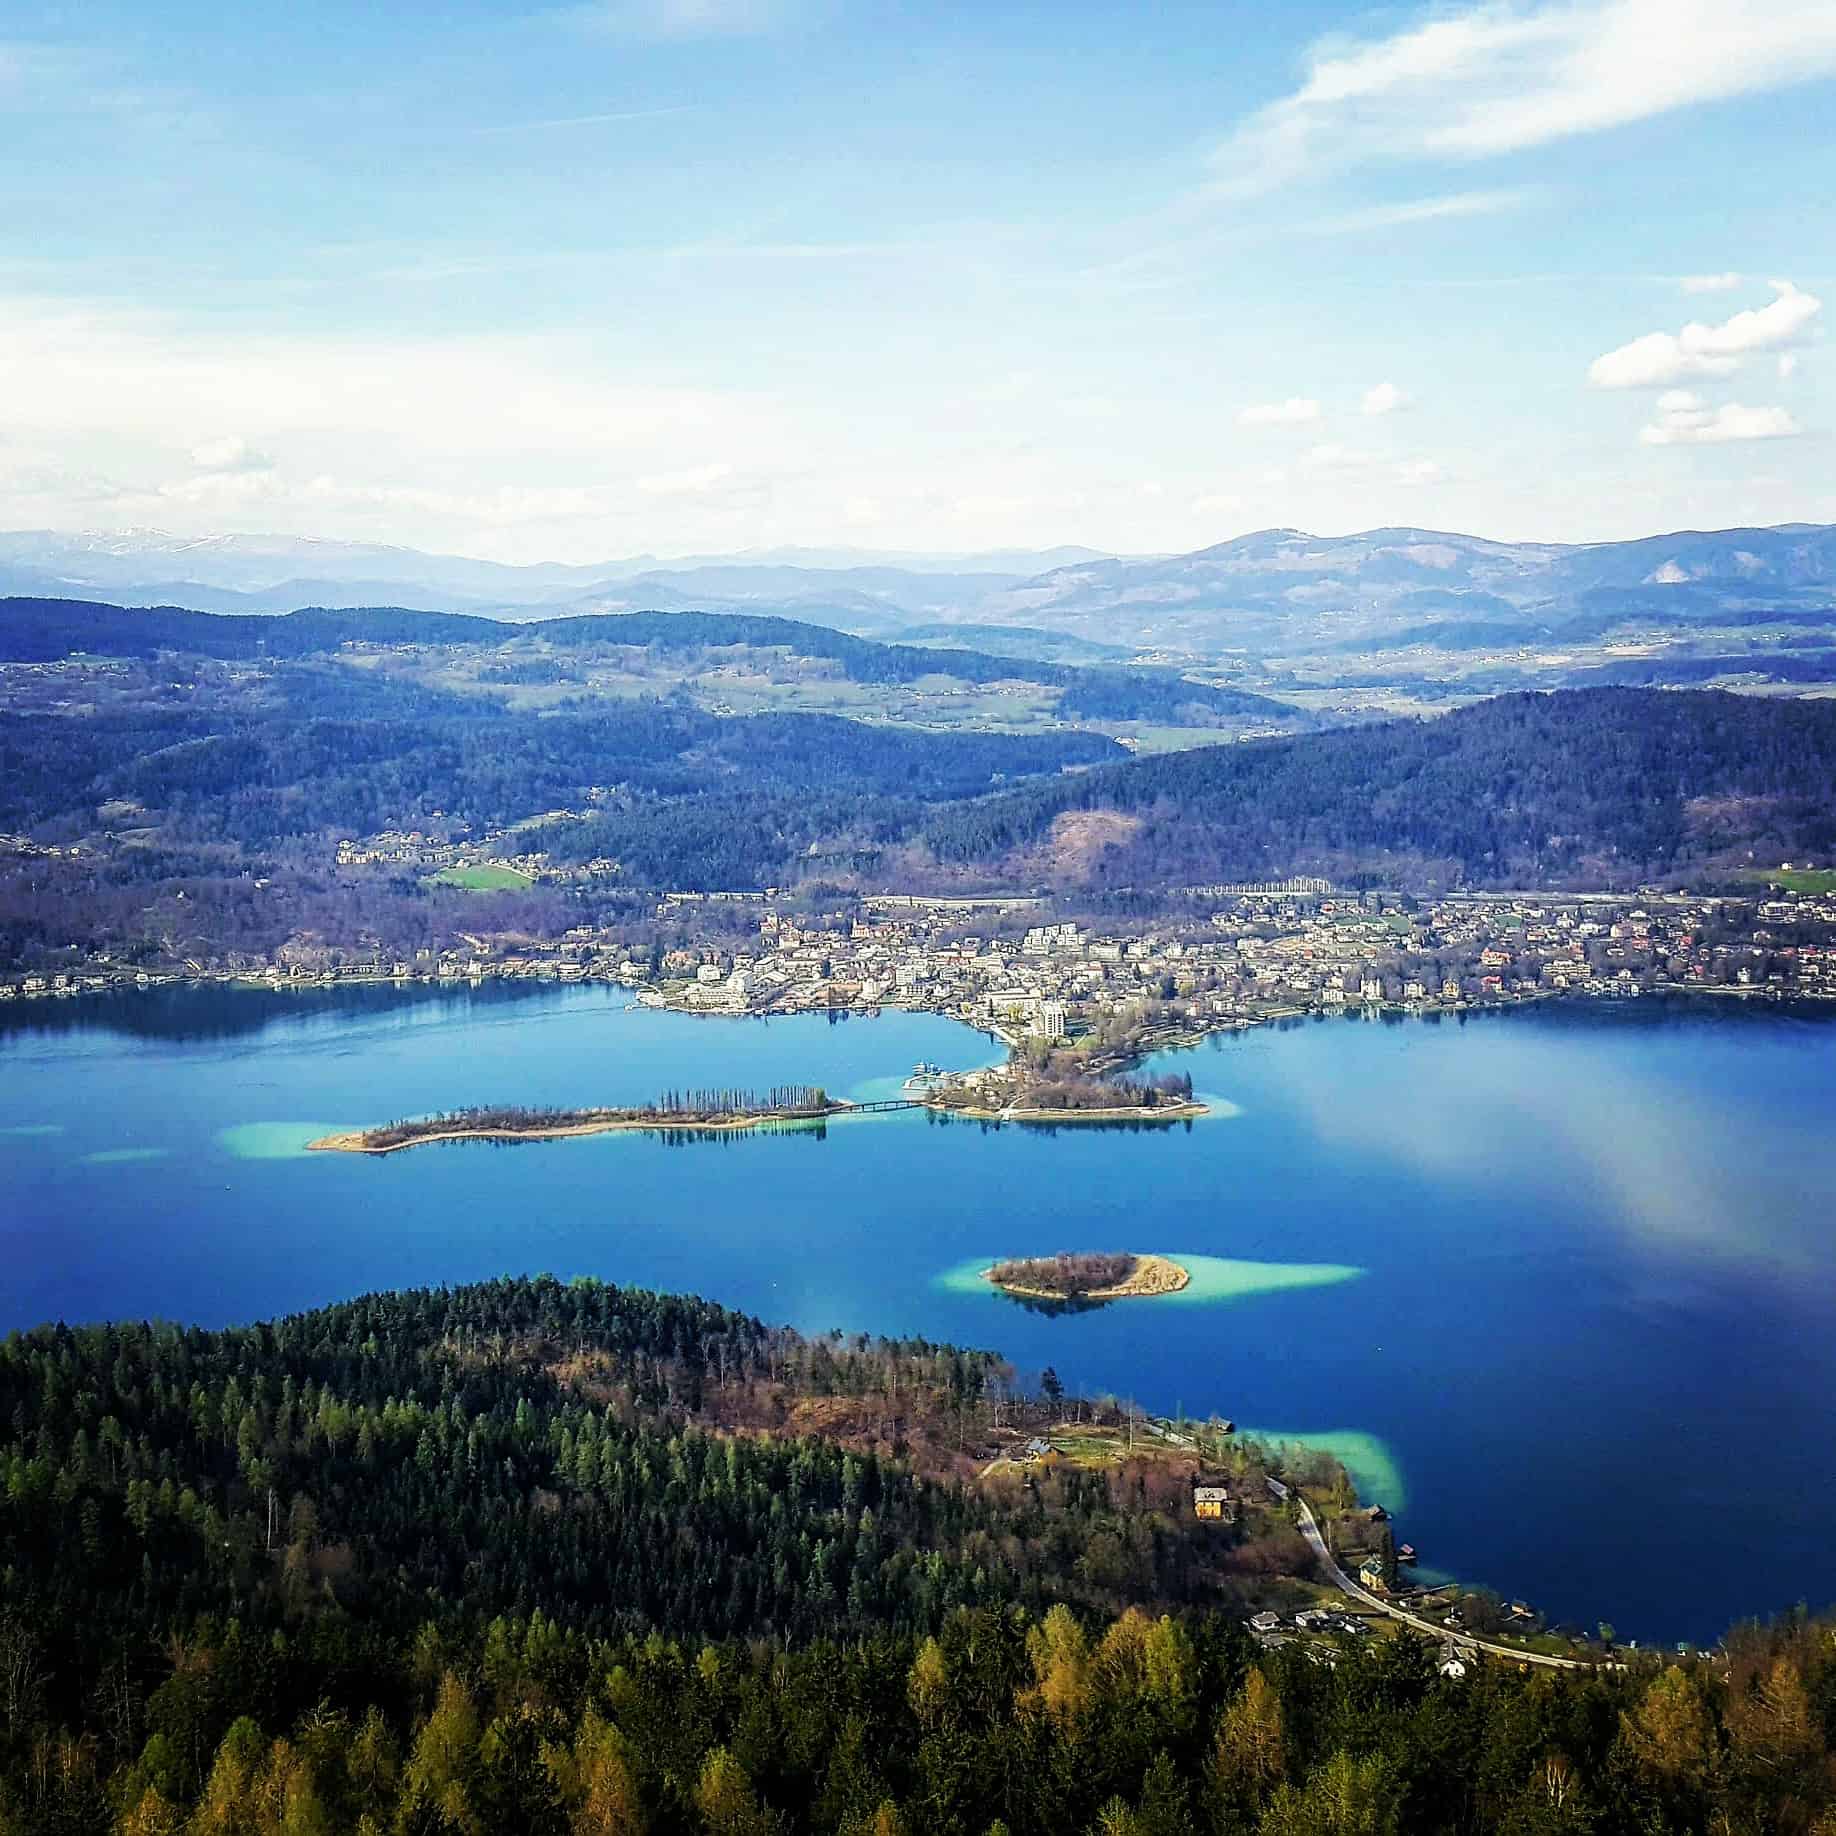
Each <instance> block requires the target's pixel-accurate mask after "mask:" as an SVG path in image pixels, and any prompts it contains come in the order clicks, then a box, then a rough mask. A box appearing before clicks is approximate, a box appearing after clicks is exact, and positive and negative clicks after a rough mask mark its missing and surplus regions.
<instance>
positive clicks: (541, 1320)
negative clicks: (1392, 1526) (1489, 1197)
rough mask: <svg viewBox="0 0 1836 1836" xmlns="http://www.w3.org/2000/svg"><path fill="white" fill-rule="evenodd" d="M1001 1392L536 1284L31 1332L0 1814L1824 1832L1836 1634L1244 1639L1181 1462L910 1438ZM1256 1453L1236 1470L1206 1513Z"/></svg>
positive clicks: (12, 1819) (964, 1828) (35, 1826)
mask: <svg viewBox="0 0 1836 1836" xmlns="http://www.w3.org/2000/svg"><path fill="white" fill-rule="evenodd" d="M1010 1381H1011V1373H1009V1372H1007V1371H1006V1370H1005V1369H1004V1367H1002V1366H1001V1365H1000V1364H999V1362H998V1361H997V1360H995V1359H993V1358H992V1357H990V1356H989V1355H987V1354H974V1353H964V1352H961V1351H957V1350H954V1349H952V1348H950V1347H947V1346H937V1345H930V1344H925V1343H922V1342H916V1341H904V1342H889V1341H880V1340H872V1341H870V1340H865V1339H854V1340H843V1339H842V1338H841V1336H840V1335H839V1334H836V1335H832V1336H829V1337H825V1338H819V1339H814V1340H812V1339H805V1338H801V1337H799V1336H798V1335H796V1334H794V1333H789V1332H785V1331H781V1330H770V1329H767V1328H765V1327H764V1326H762V1325H761V1324H760V1323H759V1322H758V1321H756V1320H753V1319H749V1318H747V1317H745V1316H743V1315H739V1314H734V1313H731V1312H728V1311H726V1310H725V1309H723V1308H720V1307H717V1306H712V1305H709V1304H707V1303H704V1302H700V1301H694V1300H686V1299H678V1298H673V1297H669V1296H660V1295H655V1294H649V1293H644V1292H639V1291H635V1290H629V1289H619V1288H613V1287H608V1286H605V1285H604V1284H601V1283H597V1282H578V1283H574V1284H570V1285H567V1286H563V1285H562V1284H560V1283H558V1282H555V1281H553V1280H550V1279H547V1278H541V1279H537V1280H533V1281H500V1282H493V1283H488V1284H485V1285H482V1286H479V1287H474V1288H465V1289H457V1290H451V1291H438V1292H421V1293H411V1294H402V1295H377V1296H371V1297H368V1298H365V1299H361V1300H357V1301H353V1302H351V1303H349V1304H346V1305H342V1306H336V1307H330V1308H326V1309H324V1310H322V1311H320V1312H316V1313H311V1314H306V1315H302V1316H298V1317H295V1318H291V1319H285V1320H280V1321H277V1322H274V1323H273V1324H270V1325H266V1326H256V1327H249V1328H242V1329H236V1330H231V1331H227V1332H201V1331H195V1330H186V1329H183V1328H179V1327H175V1326H146V1325H122V1326H96V1327H81V1328H75V1329H71V1328H65V1327H62V1326H59V1327H44V1328H41V1329H39V1330H36V1331H34V1332H30V1333H26V1334H23V1335H20V1334H15V1335H13V1336H12V1337H10V1338H8V1339H7V1340H5V1341H4V1342H3V1343H0V1830H3V1831H5V1832H6V1836H98V1833H100V1832H116V1833H117V1836H385V1832H387V1833H390V1836H801V1833H802V1832H806V1831H807V1832H811V1836H984V1833H986V1836H1065V1833H1066V1832H1073V1833H1076V1836H1085V1833H1088V1836H1405V1833H1406V1836H1493V1833H1497V1836H1566V1833H1571V1832H1572V1833H1578V1836H1608V1833H1609V1832H1619V1831H1651V1832H1676V1833H1677V1836H1682V1833H1684V1832H1691V1831H1708V1830H1717V1831H1724V1830H1725V1831H1729V1832H1751V1833H1752V1836H1761V1833H1762V1832H1764V1833H1767V1836H1772V1833H1774V1832H1778V1833H1781V1836H1782V1833H1786V1832H1794V1833H1801V1836H1819V1833H1820V1832H1823V1831H1826V1830H1828V1829H1829V1828H1830V1827H1831V1819H1832V1815H1833V1814H1836V1766H1833V1762H1832V1745H1833V1744H1836V1738H1833V1737H1836V1631H1833V1630H1832V1628H1830V1627H1829V1626H1827V1625H1824V1624H1820V1623H1819V1622H1817V1621H1814V1620H1811V1619H1809V1618H1807V1617H1806V1616H1804V1615H1802V1614H1799V1615H1797V1616H1794V1617H1792V1618H1790V1619H1788V1620H1786V1621H1785V1622H1783V1623H1781V1624H1779V1625H1777V1626H1775V1627H1772V1628H1770V1629H1765V1630H1762V1629H1760V1628H1757V1627H1746V1628H1742V1629H1738V1630H1736V1631H1734V1632H1732V1633H1730V1634H1729V1636H1728V1637H1727V1638H1726V1640H1724V1641H1723V1645H1722V1647H1721V1649H1720V1650H1719V1651H1718V1652H1716V1653H1715V1654H1713V1656H1711V1657H1708V1658H1698V1659H1691V1660H1688V1661H1685V1662H1678V1663H1673V1662H1670V1661H1668V1660H1666V1659H1664V1658H1662V1657H1660V1656H1659V1655H1658V1654H1656V1653H1647V1652H1636V1651H1635V1652H1631V1653H1629V1654H1627V1658H1626V1661H1624V1662H1622V1663H1619V1664H1616V1665H1615V1666H1614V1667H1612V1668H1607V1669H1602V1670H1597V1671H1595V1670H1585V1669H1584V1670H1579V1671H1557V1672H1548V1671H1539V1672H1537V1673H1535V1674H1530V1673H1528V1672H1526V1671H1525V1670H1523V1668H1522V1667H1520V1666H1518V1665H1515V1664H1503V1663H1491V1662H1486V1663H1483V1664H1481V1665H1479V1667H1478V1668H1477V1670H1476V1672H1475V1671H1473V1670H1472V1669H1471V1668H1468V1669H1467V1670H1465V1671H1463V1672H1462V1673H1461V1674H1455V1675H1449V1674H1446V1673H1444V1672H1443V1671H1442V1670H1441V1669H1440V1668H1439V1665H1438V1653H1437V1651H1436V1648H1435V1647H1434V1646H1433V1645H1431V1644H1428V1643H1425V1642H1423V1641H1421V1640H1418V1639H1416V1638H1413V1637H1410V1636H1407V1635H1398V1636H1395V1637H1383V1636H1369V1637H1366V1638H1363V1639H1359V1640H1354V1639H1352V1638H1350V1637H1348V1636H1344V1635H1340V1636H1338V1637H1337V1638H1336V1639H1333V1638H1329V1637H1325V1636H1317V1637H1313V1638H1309V1639H1307V1640H1302V1639H1299V1638H1296V1637H1294V1636H1292V1635H1290V1636H1289V1637H1288V1638H1287V1639H1286V1640H1285V1642H1279V1643H1271V1644H1270V1645H1268V1646H1258V1645H1257V1644H1256V1643H1255V1642H1254V1641H1252V1639H1251V1638H1250V1636H1249V1635H1248V1633H1247V1632H1246V1630H1245V1628H1244V1624H1243V1617H1244V1608H1243V1606H1242V1604H1241V1602H1240V1601H1233V1602H1232V1603H1231V1604H1230V1605H1228V1606H1224V1607H1219V1606H1218V1605H1215V1604H1206V1599H1207V1590H1208V1589H1213V1590H1215V1587H1216V1582H1215V1580H1214V1579H1213V1577H1212V1575H1211V1573H1210V1572H1209V1571H1210V1570H1211V1569H1212V1568H1213V1567H1215V1565H1217V1564H1219V1563H1220V1562H1221V1560H1222V1559H1223V1558H1224V1557H1226V1556H1228V1555H1229V1554H1230V1553H1231V1552H1232V1551H1233V1550H1235V1551H1238V1552H1239V1553H1241V1552H1242V1544H1241V1542H1240V1539H1241V1536H1242V1529H1241V1526H1231V1525H1224V1524H1201V1523H1198V1522H1197V1521H1196V1520H1194V1519H1193V1518H1192V1517H1191V1515H1190V1510H1189V1496H1188V1495H1187V1494H1186V1493H1185V1490H1184V1487H1185V1481H1184V1480H1183V1479H1181V1480H1180V1481H1179V1482H1178V1485H1177V1487H1176V1488H1175V1490H1174V1491H1173V1492H1172V1493H1170V1494H1169V1493H1165V1492H1161V1493H1157V1492H1156V1490H1155V1487H1154V1480H1153V1476H1152V1473H1151V1472H1150V1471H1149V1470H1147V1467H1146V1463H1143V1462H1136V1463H1135V1467H1134V1470H1132V1471H1131V1470H1129V1469H1126V1468H1124V1469H1116V1470H1112V1472H1110V1473H1108V1474H1105V1473H1103V1472H1095V1471H1079V1470H1077V1469H1075V1468H1072V1469H1057V1470H1052V1471H1045V1470H1041V1471H1039V1472H1038V1473H1037V1474H1036V1476H1031V1477H1030V1482H1022V1481H1020V1480H1008V1481H1006V1482H1004V1483H996V1482H993V1481H984V1482H968V1481H963V1482H958V1481H952V1480H949V1479H946V1478H940V1477H929V1476H926V1474H925V1473H924V1472H922V1471H920V1470H918V1466H919V1464H920V1462H919V1461H918V1460H917V1459H915V1458H914V1457H912V1456H911V1455H910V1454H908V1453H907V1452H906V1451H902V1450H901V1447H900V1445H899V1444H900V1443H901V1442H903V1441H905V1440H909V1441H910V1442H912V1443H913V1445H914V1447H918V1446H925V1447H931V1448H935V1446H936V1445H937V1443H938V1442H939V1441H940V1440H941V1442H942V1443H943V1444H944V1445H945V1447H947V1446H948V1445H949V1444H950V1443H951V1442H953V1441H955V1440H956V1439H957V1438H958V1437H959V1436H961V1435H962V1434H963V1433H964V1432H965V1431H967V1432H968V1433H969V1434H971V1435H972V1436H973V1435H977V1434H980V1433H985V1432H986V1431H987V1430H986V1424H987V1421H988V1414H989V1408H988V1404H989V1400H990V1398H991V1397H992V1396H994V1395H996V1394H998V1393H1002V1392H1006V1393H1007V1394H1008V1395H1009V1396H1010V1397H1011V1390H1010V1389H1009V1384H1010ZM1007 1406H1008V1407H1009V1408H1010V1410H1011V1408H1012V1406H1013V1405H1012V1402H1011V1400H1010V1401H1009V1403H1008V1405H1007ZM806 1417H810V1418H816V1419H820V1420H821V1421H822V1422H823V1423H824V1424H826V1426H825V1428H824V1432H823V1433H822V1434H821V1435H811V1434H809V1433H806V1432H803V1431H802V1425H803V1422H804V1420H805V1418H806ZM888 1442H891V1443H893V1444H892V1445H891V1446H890V1447H888V1446H887V1443H888ZM851 1443H877V1444H878V1445H879V1447H880V1448H881V1449H883V1451H874V1450H872V1449H871V1448H861V1447H857V1446H856V1445H852V1444H851ZM1267 1470H1268V1469H1267V1468H1266V1467H1262V1466H1259V1465H1258V1456H1254V1455H1251V1454H1249V1453H1247V1452H1246V1453H1245V1454H1244V1455H1243V1456H1242V1458H1241V1460H1240V1462H1239V1464H1238V1466H1237V1467H1236V1468H1234V1469H1233V1475H1232V1483H1233V1485H1234V1486H1235V1487H1236V1489H1237V1492H1238V1495H1239V1496H1240V1497H1242V1498H1244V1499H1245V1500H1251V1499H1262V1500H1267V1499H1269V1498H1270V1497H1271V1494H1270V1490H1269V1487H1268V1485H1267V1483H1266V1477H1267ZM1282 1470H1284V1471H1286V1472H1287V1474H1288V1477H1289V1479H1290V1480H1293V1481H1295V1483H1297V1484H1305V1485H1306V1486H1307V1488H1308V1490H1309V1492H1310V1494H1311V1495H1312V1496H1313V1498H1314V1500H1315V1505H1316V1508H1318V1509H1321V1510H1330V1509H1331V1508H1332V1507H1331V1504H1330V1495H1331V1492H1332V1489H1333V1488H1332V1487H1331V1485H1330V1483H1328V1482H1325V1481H1323V1479H1322V1477H1321V1475H1318V1474H1313V1473H1309V1472H1307V1471H1305V1470H1304V1469H1303V1470H1302V1471H1300V1472H1297V1471H1296V1470H1295V1469H1293V1468H1283V1469H1282ZM1286 1509H1287V1507H1285V1506H1280V1505H1276V1504H1269V1505H1266V1506H1264V1507H1262V1514H1263V1515H1264V1516H1266V1517H1271V1518H1272V1519H1273V1520H1274V1521H1275V1522H1276V1524H1277V1525H1278V1527H1279V1530H1280V1533H1281V1534H1283V1535H1285V1536H1286V1538H1287V1539H1288V1541H1289V1542H1290V1543H1292V1544H1293V1545H1294V1547H1295V1548H1296V1549H1298V1550H1300V1559H1301V1560H1302V1561H1303V1562H1304V1561H1305V1560H1306V1559H1307V1557H1306V1554H1305V1551H1304V1549H1303V1548H1301V1546H1300V1544H1299V1540H1298V1537H1297V1536H1296V1535H1295V1533H1294V1531H1293V1530H1292V1527H1291V1525H1288V1524H1287V1523H1286V1519H1285V1517H1284V1516H1283V1513H1284V1511H1285V1510H1286ZM1244 1572H1247V1571H1244ZM1265 1585H1266V1583H1265ZM1211 1597H1212V1598H1213V1599H1216V1598H1217V1595H1216V1593H1215V1591H1214V1592H1213V1594H1212V1596H1211ZM1130 1600H1139V1601H1143V1602H1145V1603H1147V1609H1146V1610H1145V1611H1144V1610H1142V1609H1141V1608H1139V1607H1134V1606H1124V1605H1123V1603H1124V1602H1126V1601H1130Z"/></svg>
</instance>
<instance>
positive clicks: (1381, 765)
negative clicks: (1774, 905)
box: [924, 689, 1836, 888]
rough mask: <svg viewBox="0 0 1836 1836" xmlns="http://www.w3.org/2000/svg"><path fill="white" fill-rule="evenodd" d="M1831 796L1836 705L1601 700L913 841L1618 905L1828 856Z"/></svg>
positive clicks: (1189, 880) (1293, 754) (1109, 785)
mask: <svg viewBox="0 0 1836 1836" xmlns="http://www.w3.org/2000/svg"><path fill="white" fill-rule="evenodd" d="M1832 785H1836V702H1830V701H1782V700H1768V699H1760V698H1755V697H1747V696H1736V695H1727V694H1720V693H1713V692H1706V691H1698V692H1692V693H1677V692H1671V691H1665V690H1656V689H1592V690H1579V691H1570V692H1564V693H1555V694H1531V695H1507V696H1501V697H1499V698H1497V699H1496V700H1492V701H1485V702H1480V703H1477V704H1475V705H1474V706H1472V707H1468V708H1465V709H1463V710H1461V711H1460V712H1458V713H1455V714H1450V715H1448V716H1446V717H1445V718H1443V719H1440V720H1434V721H1396V722H1391V723H1387V724H1385V725H1381V726H1376V727H1367V728H1362V729H1357V730H1348V731H1339V732H1333V733H1325V734H1320V735H1317V736H1314V737H1311V738H1306V739H1298V740H1273V741H1268V742H1264V743H1260V744H1249V745H1239V746H1228V747H1205V748H1201V749H1199V750H1195V751H1190V752H1182V753H1175V754H1170V755H1167V756H1164V757H1160V758H1151V759H1143V760H1139V761H1134V762H1131V763H1128V764H1124V765H1116V766H1109V767H1104V768H1101V769H1099V770H1096V771H1091V772H1087V773H1083V774H1081V775H1079V776H1077V777H1075V778H1067V779H1063V780H1058V781H1054V782H1052V783H1049V784H1039V785H1035V786H1028V787H1024V788H1021V789H1017V790H1014V791H1011V792H1006V793H1003V794H1000V795H997V796H994V797H990V798H985V799H983V800H981V801H979V802H977V803H973V804H967V805H962V806H958V807H956V808H952V809H948V810H943V811H938V812H935V813H933V814H932V815H931V816H930V817H929V818H928V819H927V822H926V827H925V831H924V833H925V839H926V841H927V842H928V844H929V846H930V848H931V849H932V851H933V852H934V854H935V855H936V856H937V858H938V859H939V860H940V861H943V862H949V863H963V864H969V863H973V864H977V865H981V866H983V867H986V868H989V869H991V870H995V871H997V872H999V873H1000V874H1001V875H1003V876H1004V877H1019V878H1022V879H1027V878H1031V879H1039V878H1051V877H1054V876H1056V877H1059V878H1066V879H1076V878H1082V879H1085V880H1088V881H1090V882H1094V883H1098V884H1106V885H1112V886H1144V887H1146V886H1166V885H1191V884H1205V883H1213V882H1218V881H1232V880H1263V879H1274V878H1282V877H1284V876H1286V875H1289V874H1293V873H1319V874H1325V875H1328V876H1330V877H1333V878H1339V879H1350V878H1353V877H1356V876H1366V877H1368V878H1370V879H1373V880H1377V881H1380V882H1382V883H1386V884H1398V885H1412V886H1416V887H1418V888H1426V887H1429V886H1446V885H1453V884H1467V885H1473V886H1481V887H1483V886H1543V885H1551V886H1553V885H1561V886H1567V887H1586V886H1590V885H1594V886H1604V885H1627V884H1641V883H1644V882H1645V881H1647V880H1651V879H1662V878H1664V877H1667V876H1670V875H1675V874H1681V873H1686V872H1691V871H1698V870H1701V871H1709V872H1712V871H1714V870H1716V869H1718V868H1733V867H1740V866H1745V865H1748V864H1749V862H1750V860H1752V859H1757V860H1759V861H1761V862H1765V863H1776V862H1777V861H1779V860H1781V859H1791V858H1793V857H1794V856H1801V855H1804V854H1816V855H1819V856H1822V855H1826V854H1828V853H1829V852H1830V851H1831V850H1832V849H1836V801H1833V800H1832V797H1831V787H1832ZM1102 813H1107V815H1106V816H1105V815H1103V814H1102ZM1080 818H1087V819H1088V820H1082V821H1080ZM1093 837H1094V839H1095V842H1096V844H1097V845H1094V846H1093V845H1092V838H1093Z"/></svg>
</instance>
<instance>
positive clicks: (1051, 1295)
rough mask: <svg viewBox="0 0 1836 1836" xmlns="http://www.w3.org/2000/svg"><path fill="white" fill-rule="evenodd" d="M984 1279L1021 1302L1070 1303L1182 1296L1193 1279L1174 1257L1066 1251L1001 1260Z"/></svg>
mask: <svg viewBox="0 0 1836 1836" xmlns="http://www.w3.org/2000/svg"><path fill="white" fill-rule="evenodd" d="M982 1279H983V1280H984V1281H986V1282H990V1283H992V1284H993V1286H995V1287H997V1288H999V1289H1000V1290H1001V1292H1002V1293H1003V1294H1011V1295H1013V1296H1014V1297H1015V1298H1016V1299H1019V1300H1036V1301H1059V1302H1064V1303H1066V1304H1069V1305H1074V1306H1075V1305H1083V1304H1086V1303H1088V1304H1095V1303H1097V1302H1100V1301H1112V1300H1136V1299H1141V1298H1145V1297H1149V1296H1153V1295H1157V1294H1177V1293H1178V1292H1179V1291H1180V1289H1181V1288H1183V1287H1185V1286H1186V1285H1187V1284H1188V1283H1189V1282H1190V1281H1191V1280H1192V1276H1191V1273H1190V1271H1188V1270H1186V1269H1183V1268H1181V1267H1180V1265H1179V1264H1178V1263H1177V1262H1175V1261H1173V1259H1172V1258H1171V1257H1169V1256H1131V1255H1123V1254H1118V1253H1105V1254H1089V1253H1079V1254H1072V1253H1070V1252H1066V1251H1061V1252H1060V1253H1059V1254H1058V1255H1056V1256H1021V1257H1017V1258H1015V1259H1013V1260H1011V1261H1008V1262H997V1263H996V1264H994V1266H993V1267H992V1268H987V1269H984V1270H983V1271H982Z"/></svg>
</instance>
